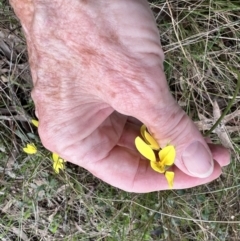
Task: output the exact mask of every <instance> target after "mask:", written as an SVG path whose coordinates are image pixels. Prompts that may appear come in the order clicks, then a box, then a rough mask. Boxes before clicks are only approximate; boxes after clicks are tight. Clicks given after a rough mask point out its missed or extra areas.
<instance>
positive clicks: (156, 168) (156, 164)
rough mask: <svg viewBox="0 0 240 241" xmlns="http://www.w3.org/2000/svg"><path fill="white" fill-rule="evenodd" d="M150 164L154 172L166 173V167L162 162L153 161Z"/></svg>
mask: <svg viewBox="0 0 240 241" xmlns="http://www.w3.org/2000/svg"><path fill="white" fill-rule="evenodd" d="M150 164H151V167H152V169H153V170H154V171H156V172H159V173H164V172H165V168H164V165H162V164H161V163H160V162H156V161H151V162H150Z"/></svg>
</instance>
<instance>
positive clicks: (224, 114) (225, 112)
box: [204, 68, 240, 136]
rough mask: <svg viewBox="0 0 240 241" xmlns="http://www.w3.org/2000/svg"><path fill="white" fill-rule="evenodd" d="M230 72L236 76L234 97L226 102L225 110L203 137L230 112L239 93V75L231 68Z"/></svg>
mask: <svg viewBox="0 0 240 241" xmlns="http://www.w3.org/2000/svg"><path fill="white" fill-rule="evenodd" d="M231 70H232V72H234V73H236V74H237V88H236V90H235V92H234V95H233V97H232V99H231V100H230V101H229V102H228V105H227V107H226V109H225V110H224V111H223V113H222V115H221V116H220V117H219V118H218V120H217V121H216V123H215V124H214V125H213V126H212V127H211V129H210V130H208V131H207V133H206V134H204V136H209V135H210V134H211V133H212V132H213V131H214V130H215V128H216V127H217V126H218V125H219V123H220V122H221V121H222V120H223V118H224V117H225V116H226V114H227V113H228V111H229V110H230V108H231V107H232V105H233V102H234V101H235V99H236V97H237V94H238V92H239V89H240V73H239V72H238V71H237V70H236V69H233V68H231Z"/></svg>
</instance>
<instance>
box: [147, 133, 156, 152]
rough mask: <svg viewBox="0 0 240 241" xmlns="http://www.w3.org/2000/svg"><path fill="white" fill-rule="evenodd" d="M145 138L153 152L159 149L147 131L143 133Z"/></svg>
mask: <svg viewBox="0 0 240 241" xmlns="http://www.w3.org/2000/svg"><path fill="white" fill-rule="evenodd" d="M145 138H146V140H147V142H148V143H149V144H150V147H151V148H152V149H153V150H159V149H160V146H159V145H158V143H157V141H156V140H155V139H154V138H153V137H152V136H151V135H150V134H149V133H148V132H147V131H146V132H145Z"/></svg>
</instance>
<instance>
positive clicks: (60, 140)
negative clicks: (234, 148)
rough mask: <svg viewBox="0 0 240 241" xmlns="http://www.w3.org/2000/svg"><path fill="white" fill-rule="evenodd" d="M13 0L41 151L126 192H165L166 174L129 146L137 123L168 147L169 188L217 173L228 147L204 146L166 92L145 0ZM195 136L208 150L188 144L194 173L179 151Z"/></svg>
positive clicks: (198, 181) (156, 37)
mask: <svg viewBox="0 0 240 241" xmlns="http://www.w3.org/2000/svg"><path fill="white" fill-rule="evenodd" d="M11 4H12V6H13V8H14V10H15V13H16V14H17V16H18V17H19V19H20V21H21V23H22V26H23V29H24V32H25V35H26V39H27V44H28V51H29V62H30V67H31V71H32V77H33V82H34V89H33V91H32V97H33V100H34V102H35V105H36V114H37V116H38V118H39V135H40V138H41V140H42V143H43V145H44V146H45V147H46V148H47V149H49V150H50V151H52V152H56V153H58V154H59V155H60V156H61V157H62V158H64V159H66V160H67V161H69V162H72V163H74V164H76V165H79V166H82V167H84V168H85V169H87V170H88V171H90V172H91V173H93V174H94V175H95V176H96V177H98V178H100V179H102V180H103V181H105V182H107V183H109V184H111V185H113V186H116V187H119V188H121V189H123V190H126V191H132V192H150V191H155V190H164V189H168V185H167V182H166V180H165V177H164V176H163V175H161V174H159V173H156V172H154V171H153V170H152V169H151V168H150V165H149V162H148V161H147V160H146V159H144V158H143V157H141V156H140V154H139V153H138V152H137V151H136V149H135V147H134V139H135V137H136V136H137V135H139V128H140V126H141V122H142V123H145V124H146V126H147V127H148V128H149V130H150V132H151V133H152V134H153V136H154V137H155V138H156V139H157V140H158V142H159V143H160V145H161V146H165V145H166V144H167V143H169V142H170V143H171V144H173V145H175V146H176V150H177V159H176V166H175V167H174V168H173V169H174V171H175V175H176V176H175V181H174V188H176V189H179V188H188V187H193V186H197V185H200V184H204V183H207V182H209V181H211V180H214V179H215V178H217V177H218V176H219V175H220V173H221V166H224V165H226V164H228V162H229V153H228V151H227V150H226V149H224V148H223V147H221V146H215V145H212V144H209V145H208V144H207V143H206V142H205V140H204V139H203V137H202V136H201V134H200V133H199V132H198V130H197V128H196V127H195V125H194V124H193V122H192V121H191V120H190V119H189V118H188V117H187V116H186V114H185V113H184V112H183V111H182V110H181V108H180V107H179V106H178V105H177V104H176V102H175V100H174V99H173V97H172V96H171V94H170V93H169V90H168V86H167V82H166V79H165V75H164V72H163V58H164V57H163V52H162V49H161V46H160V42H159V34H158V30H157V28H156V24H155V21H154V18H153V16H152V13H151V10H150V9H149V7H148V4H147V2H146V1H145V0H118V1H117V0H116V1H110V0H100V1H99V0H98V1H94V0H79V1H76V0H58V1H57V0H51V1H47V0H46V1H44V0H42V1H40V0H35V1H33V0H32V1H31V0H12V1H11ZM129 116H131V117H129ZM195 141H199V142H200V143H201V144H202V146H203V147H204V148H205V149H206V153H205V152H204V153H205V154H202V152H201V150H200V149H197V150H194V151H193V152H194V153H192V154H194V157H195V158H196V160H198V161H197V162H193V164H191V165H192V168H195V169H196V172H195V174H193V172H189V169H188V168H186V165H185V164H184V162H183V159H182V154H183V151H184V150H185V149H186V148H187V146H189V145H190V144H191V143H193V142H195ZM193 159H194V158H193ZM212 159H214V160H215V161H214V165H213V160H212ZM194 160H195V159H194ZM199 160H200V161H199Z"/></svg>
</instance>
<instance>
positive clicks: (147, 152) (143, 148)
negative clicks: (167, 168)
mask: <svg viewBox="0 0 240 241" xmlns="http://www.w3.org/2000/svg"><path fill="white" fill-rule="evenodd" d="M135 145H136V148H137V149H138V151H139V152H140V153H141V154H142V155H143V156H144V157H145V158H147V159H148V160H150V161H153V162H155V161H156V157H155V154H154V152H153V150H152V149H151V147H150V146H149V145H148V144H146V143H145V142H144V141H143V140H142V139H141V138H140V137H139V136H138V137H137V138H136V139H135Z"/></svg>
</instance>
